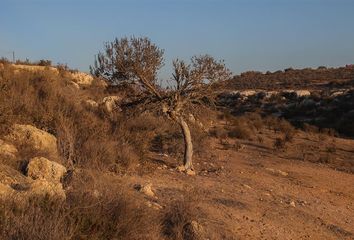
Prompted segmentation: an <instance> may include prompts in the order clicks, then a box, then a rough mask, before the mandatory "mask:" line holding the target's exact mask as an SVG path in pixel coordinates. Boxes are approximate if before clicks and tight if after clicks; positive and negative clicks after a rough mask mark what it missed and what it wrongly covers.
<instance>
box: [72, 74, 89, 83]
mask: <svg viewBox="0 0 354 240" xmlns="http://www.w3.org/2000/svg"><path fill="white" fill-rule="evenodd" d="M71 78H72V79H73V80H74V81H75V82H76V83H77V84H79V85H91V84H92V82H93V80H94V78H93V77H92V75H90V74H87V73H83V72H74V73H71Z"/></svg>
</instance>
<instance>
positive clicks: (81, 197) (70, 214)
mask: <svg viewBox="0 0 354 240" xmlns="http://www.w3.org/2000/svg"><path fill="white" fill-rule="evenodd" d="M38 65H42V66H38ZM43 65H44V66H43ZM250 79H252V80H255V81H254V82H252V81H251V80H250ZM294 79H296V81H295V80H294ZM272 81H274V82H272ZM353 81H354V67H353V66H347V67H343V68H337V69H332V68H328V69H327V68H323V67H322V68H319V69H313V70H311V69H304V70H294V69H287V70H286V71H280V72H279V71H278V72H276V73H265V74H262V73H254V72H253V73H250V72H249V73H245V74H242V75H240V76H235V77H234V78H232V79H231V80H228V81H227V82H225V83H224V84H223V85H222V86H219V87H218V90H217V91H218V98H217V102H216V104H215V105H209V106H207V107H203V108H202V109H199V110H200V111H195V115H189V117H188V124H189V125H190V128H191V133H192V139H193V145H194V153H195V154H194V171H192V172H188V171H187V172H185V171H180V169H179V168H178V166H180V165H181V164H182V162H183V149H184V144H183V136H182V134H181V132H180V130H179V126H178V125H177V124H176V123H173V121H170V120H168V119H166V118H165V117H164V116H163V115H162V114H161V113H155V112H153V111H152V110H151V111H144V112H143V113H141V112H139V111H135V110H134V109H131V108H130V107H129V106H130V105H129V104H130V102H128V101H127V100H129V99H134V94H135V91H136V89H134V88H130V87H129V86H125V87H114V86H109V85H108V84H107V82H106V81H104V80H102V79H101V78H96V77H92V76H91V75H89V74H85V73H80V72H77V71H72V70H70V69H68V68H67V67H66V66H56V67H51V66H49V63H48V62H44V61H43V62H39V63H36V64H33V63H32V64H29V63H23V62H18V64H17V65H14V64H11V63H9V62H8V61H5V60H3V61H2V62H1V63H0V90H1V91H0V124H1V125H0V199H1V204H0V236H1V237H0V239H4V240H7V239H58V240H59V239H176V240H177V239H213V240H214V239H215V240H217V239H354V175H353V173H354V140H353V137H354V132H353V129H354V125H353V124H354V113H353V111H354V85H353ZM127 106H128V107H127Z"/></svg>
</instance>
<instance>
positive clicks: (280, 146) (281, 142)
mask: <svg viewBox="0 0 354 240" xmlns="http://www.w3.org/2000/svg"><path fill="white" fill-rule="evenodd" d="M286 143H287V141H286V140H285V138H276V139H275V140H274V143H273V147H274V149H275V150H284V149H285V148H286Z"/></svg>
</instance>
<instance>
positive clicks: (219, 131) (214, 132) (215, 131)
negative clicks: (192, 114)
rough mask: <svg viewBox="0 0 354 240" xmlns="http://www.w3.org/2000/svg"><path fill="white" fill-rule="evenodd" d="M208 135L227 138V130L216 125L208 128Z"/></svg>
mask: <svg viewBox="0 0 354 240" xmlns="http://www.w3.org/2000/svg"><path fill="white" fill-rule="evenodd" d="M209 135H210V136H212V137H215V138H219V139H225V138H227V135H228V132H227V130H226V129H225V128H224V127H219V126H216V127H214V128H212V129H210V130H209Z"/></svg>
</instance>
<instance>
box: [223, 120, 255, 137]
mask: <svg viewBox="0 0 354 240" xmlns="http://www.w3.org/2000/svg"><path fill="white" fill-rule="evenodd" d="M253 134H254V132H253V129H252V127H251V126H250V125H248V123H247V121H246V119H245V118H238V119H236V120H234V121H233V124H232V127H231V128H230V129H229V132H228V136H229V137H230V138H238V139H247V140H251V139H252V135H253Z"/></svg>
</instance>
